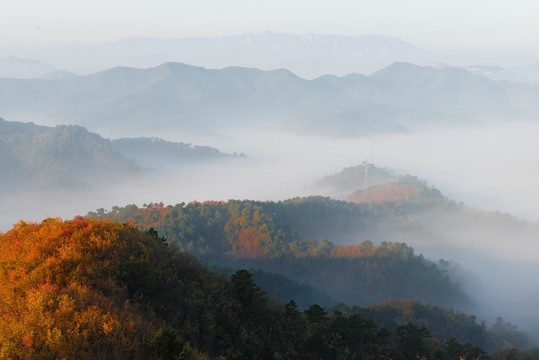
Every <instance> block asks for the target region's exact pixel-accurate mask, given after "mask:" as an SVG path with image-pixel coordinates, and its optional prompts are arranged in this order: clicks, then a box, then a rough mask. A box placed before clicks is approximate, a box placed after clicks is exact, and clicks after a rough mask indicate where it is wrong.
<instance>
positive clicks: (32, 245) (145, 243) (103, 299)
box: [0, 218, 484, 360]
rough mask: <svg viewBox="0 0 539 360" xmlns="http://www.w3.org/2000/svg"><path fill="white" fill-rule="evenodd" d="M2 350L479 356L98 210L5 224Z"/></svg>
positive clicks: (106, 355) (45, 355)
mask: <svg viewBox="0 0 539 360" xmlns="http://www.w3.org/2000/svg"><path fill="white" fill-rule="evenodd" d="M0 269H1V271H0V292H1V294H0V358H1V359H62V358H67V359H97V358H99V359H176V358H186V359H218V358H219V359H222V358H227V359H357V358H372V359H388V358H392V359H399V360H401V359H402V360H405V359H411V358H414V357H415V356H416V355H417V356H419V357H423V356H426V357H427V358H429V359H430V358H432V359H451V360H453V359H459V356H464V355H469V356H471V357H473V358H474V359H475V358H476V357H478V356H479V355H481V354H483V353H484V352H483V351H482V350H481V349H480V348H479V347H477V346H474V345H472V344H465V345H462V344H459V343H457V342H456V341H455V340H454V339H448V340H446V341H445V342H440V341H439V340H437V339H435V338H433V337H432V334H431V332H430V331H429V330H428V329H427V328H425V327H421V326H416V325H413V324H410V323H407V324H404V325H400V326H397V328H396V330H395V331H391V330H386V329H383V328H379V327H378V326H377V325H376V324H375V323H374V322H373V321H372V320H368V319H366V318H364V317H363V316H362V315H359V314H357V313H354V314H351V315H343V314H342V313H341V312H332V313H328V312H327V311H326V310H325V309H323V308H322V307H320V306H318V305H312V306H310V307H309V308H308V309H307V310H305V311H303V312H301V311H299V310H298V309H297V308H296V306H295V304H294V303H293V302H289V303H288V304H286V305H283V304H280V303H275V302H271V301H269V300H268V298H267V297H266V295H265V293H264V291H263V290H261V289H260V288H259V287H258V286H257V285H256V283H255V282H254V281H253V280H252V276H251V274H250V273H249V272H248V271H246V270H240V271H237V272H235V273H234V274H233V275H232V276H231V278H230V279H228V278H226V277H224V276H216V275H214V274H212V273H210V272H209V271H208V270H207V269H206V268H205V267H204V266H202V265H200V263H198V262H197V261H196V260H194V259H193V258H192V257H190V256H189V255H187V254H185V253H179V252H178V251H177V250H176V249H175V248H174V246H172V245H170V244H169V243H167V242H166V241H164V239H162V238H160V237H159V236H158V235H157V233H156V232H155V231H153V230H149V231H146V232H142V231H140V230H138V229H136V228H135V227H133V226H132V225H127V224H124V225H120V224H116V223H112V222H110V221H105V220H91V219H83V218H75V219H74V220H71V221H62V220H60V219H47V220H45V221H43V222H42V223H40V224H28V223H25V222H22V221H21V222H19V223H18V224H16V225H15V226H14V227H13V229H11V230H10V231H8V232H7V233H5V234H0Z"/></svg>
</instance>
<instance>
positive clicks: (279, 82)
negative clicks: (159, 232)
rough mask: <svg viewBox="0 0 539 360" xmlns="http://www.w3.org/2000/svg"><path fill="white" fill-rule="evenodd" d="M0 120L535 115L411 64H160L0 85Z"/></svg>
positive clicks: (443, 121) (378, 126)
mask: <svg viewBox="0 0 539 360" xmlns="http://www.w3.org/2000/svg"><path fill="white" fill-rule="evenodd" d="M0 114H3V115H4V116H8V115H9V116H10V117H11V118H19V119H25V120H29V119H36V121H37V120H40V122H46V123H50V122H55V123H58V122H60V123H66V122H67V123H76V124H79V125H82V126H86V127H88V128H90V129H92V130H94V131H98V132H100V133H105V134H106V135H107V136H110V134H118V133H119V132H120V129H123V131H125V130H126V129H129V130H130V131H132V133H130V134H128V136H133V137H137V136H143V134H150V135H151V133H149V132H148V131H150V130H151V129H154V128H159V127H161V128H166V129H167V130H181V131H195V132H200V131H202V132H204V131H206V132H215V131H217V132H218V131H219V130H222V129H225V128H226V129H230V128H233V127H235V126H241V127H245V126H251V127H254V128H257V129H259V128H260V127H266V128H267V127H269V128H273V129H278V130H285V131H291V132H301V133H317V134H321V133H323V134H330V135H343V134H346V135H359V134H372V133H381V132H382V133H383V132H401V131H407V129H409V128H410V127H412V128H413V127H424V126H431V125H449V126H452V124H453V123H455V122H457V123H466V122H473V121H481V120H490V119H502V120H503V119H511V120H512V119H514V118H515V117H518V118H521V119H525V118H530V119H532V118H535V116H536V115H538V114H539V88H537V87H536V86H534V85H531V84H525V83H511V82H506V81H503V82H500V81H493V80H489V79H487V78H485V77H483V76H477V75H473V74H471V73H470V72H468V71H466V70H463V69H455V68H433V67H420V66H416V65H412V64H409V63H395V64H393V65H391V66H389V67H386V68H385V69H383V70H381V71H378V72H376V73H374V74H373V75H371V76H362V75H358V74H351V75H348V76H345V77H336V76H324V77H320V78H317V79H315V80H305V79H302V78H300V77H298V76H297V75H295V74H293V73H291V72H289V71H287V70H273V71H262V70H257V69H251V68H240V67H229V68H225V69H222V70H208V69H205V68H202V67H194V66H189V65H185V64H179V63H167V64H163V65H160V66H158V67H155V68H151V69H145V70H142V69H133V68H125V67H123V68H114V69H110V70H107V71H104V72H100V73H96V74H92V75H87V76H80V77H75V78H69V79H56V80H15V79H0ZM116 136H118V135H116ZM123 136H125V134H124V135H123ZM144 136H146V135H144Z"/></svg>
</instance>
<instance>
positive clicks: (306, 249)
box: [88, 198, 469, 307]
mask: <svg viewBox="0 0 539 360" xmlns="http://www.w3.org/2000/svg"><path fill="white" fill-rule="evenodd" d="M328 208H330V209H331V211H330V212H331V214H332V217H330V218H328V219H338V220H339V221H345V222H346V221H347V220H349V221H350V222H351V223H352V222H354V220H355V221H357V217H356V218H355V219H353V218H352V217H351V214H348V216H341V213H342V212H343V211H345V210H347V209H353V213H352V214H355V215H357V214H358V213H364V214H366V215H368V214H369V213H371V210H369V209H368V208H366V209H362V208H360V207H359V206H358V205H354V204H350V203H344V202H335V201H333V200H329V199H323V198H312V199H303V200H299V199H295V200H292V201H287V202H280V203H273V202H253V201H234V200H230V201H228V202H205V203H198V202H195V203H189V204H178V205H175V206H163V205H162V204H149V205H147V206H146V207H143V208H138V207H137V206H135V205H130V206H127V207H124V208H119V207H114V208H113V209H112V211H111V212H105V211H104V210H103V209H100V210H98V211H97V212H95V213H90V214H88V215H89V216H90V217H95V218H109V219H111V220H114V221H118V222H128V221H134V222H135V223H136V224H137V225H138V226H140V227H142V228H145V229H149V228H152V227H153V228H155V229H156V230H157V231H158V232H159V234H161V235H162V236H163V237H165V238H166V239H167V240H168V241H169V242H170V243H172V244H175V245H177V246H179V247H180V249H182V250H185V251H188V252H189V253H191V254H193V255H194V256H196V257H198V258H199V259H201V260H203V261H205V262H208V263H210V264H212V265H218V266H228V267H234V268H243V267H246V268H260V269H262V270H265V271H271V272H278V273H280V274H282V275H284V276H286V277H288V278H291V279H293V280H296V281H300V282H303V283H307V284H309V285H312V286H314V287H316V288H318V289H320V290H322V291H324V292H326V293H328V294H330V295H331V297H332V298H333V299H335V300H336V301H339V302H345V303H347V304H369V303H372V302H379V301H384V300H390V299H393V298H397V297H398V298H405V299H417V300H421V301H425V302H429V303H433V304H439V305H444V306H456V307H463V306H466V305H468V302H469V300H468V298H467V297H466V295H465V294H464V293H463V292H462V291H461V290H460V288H459V286H458V285H457V284H455V283H453V282H451V281H450V279H449V278H448V277H447V276H446V275H445V274H444V273H443V272H442V271H440V270H439V269H438V268H437V266H436V265H435V264H434V263H432V262H430V261H428V260H426V259H424V258H423V257H422V256H421V255H416V254H414V251H413V249H412V248H410V247H408V246H406V244H402V243H393V242H383V243H381V244H380V245H374V244H373V243H372V242H371V241H369V240H366V241H362V242H359V243H357V244H355V245H341V244H339V245H335V244H333V243H332V242H330V241H329V240H327V239H325V238H323V239H319V240H318V239H314V238H310V239H309V238H305V237H303V236H302V235H301V233H302V231H303V228H304V227H309V225H310V224H314V223H317V222H318V221H317V220H318V218H319V217H325V214H326V212H328ZM339 208H340V210H341V211H333V210H334V209H339ZM365 218H368V216H365ZM328 219H326V221H327V220H328ZM320 222H321V223H322V224H324V223H325V222H324V221H320ZM333 226H346V224H345V223H344V224H343V223H341V224H333Z"/></svg>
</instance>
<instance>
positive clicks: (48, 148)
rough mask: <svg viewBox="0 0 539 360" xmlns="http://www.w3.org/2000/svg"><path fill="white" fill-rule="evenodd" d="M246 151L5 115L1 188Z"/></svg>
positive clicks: (130, 172)
mask: <svg viewBox="0 0 539 360" xmlns="http://www.w3.org/2000/svg"><path fill="white" fill-rule="evenodd" d="M235 157H244V155H243V154H242V155H235V154H234V155H229V154H224V153H222V152H220V151H219V150H217V149H215V148H212V147H209V146H196V145H195V146H192V145H191V144H184V143H175V142H170V141H165V140H162V139H158V138H137V139H131V138H120V139H116V140H109V139H106V138H103V137H101V136H100V135H98V134H96V133H92V132H90V131H88V130H87V129H85V128H83V127H81V126H77V125H60V126H55V127H48V126H40V125H35V124H34V123H22V122H13V121H6V120H4V119H1V118H0V166H1V167H2V168H3V169H9V171H5V172H4V173H3V174H2V176H1V177H0V191H8V190H9V191H11V192H12V191H13V190H14V189H19V190H23V189H25V190H27V189H31V188H38V189H45V188H62V187H67V188H69V187H75V186H81V185H85V186H87V185H89V184H92V183H99V184H105V183H109V182H118V181H119V180H123V179H126V178H128V177H129V178H133V177H136V176H137V175H140V174H141V173H142V172H144V170H147V169H148V168H150V169H152V170H161V169H166V168H170V167H173V168H175V169H177V168H178V166H182V165H189V164H200V163H207V162H208V161H218V160H224V159H229V158H235Z"/></svg>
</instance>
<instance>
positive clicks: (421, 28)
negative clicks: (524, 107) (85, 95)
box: [0, 0, 539, 59]
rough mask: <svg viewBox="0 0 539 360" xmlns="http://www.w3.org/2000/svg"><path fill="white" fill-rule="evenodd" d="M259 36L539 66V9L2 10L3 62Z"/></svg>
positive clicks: (65, 6) (195, 5) (110, 0)
mask: <svg viewBox="0 0 539 360" xmlns="http://www.w3.org/2000/svg"><path fill="white" fill-rule="evenodd" d="M262 31H273V32H277V33H291V34H306V33H317V34H329V33H332V34H341V35H349V36H358V35H365V34H378V35H385V36H392V37H396V38H399V39H401V40H405V41H408V42H410V43H412V44H414V45H416V46H419V47H421V48H423V49H425V50H428V51H433V52H443V53H454V54H458V53H463V52H467V53H469V54H481V55H496V56H499V55H507V54H508V53H510V54H511V55H514V56H528V57H537V58H538V59H539V2H537V1H532V0H512V1H507V0H505V1H499V0H490V1H487V0H474V1H470V0H467V1H464V0H451V1H448V0H444V1H433V0H408V1H402V0H376V1H375V0H365V1H357V0H354V1H352V0H331V1H328V0H309V1H307V0H272V1H257V0H249V1H247V0H228V1H218V0H197V1H193V0H190V1H184V0H152V1H148V0H92V1H89V0H0V49H2V50H1V51H0V56H7V55H14V56H17V55H19V54H18V52H19V53H21V54H23V53H24V52H28V50H29V49H36V48H44V47H49V46H51V45H54V46H56V45H62V44H70V43H74V42H81V43H94V42H95V43H102V42H112V41H116V40H119V39H121V38H125V37H129V36H133V35H137V36H147V37H158V38H179V37H202V36H210V37H214V36H222V35H238V34H247V33H258V32H262ZM7 52H11V54H8V53H7Z"/></svg>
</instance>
